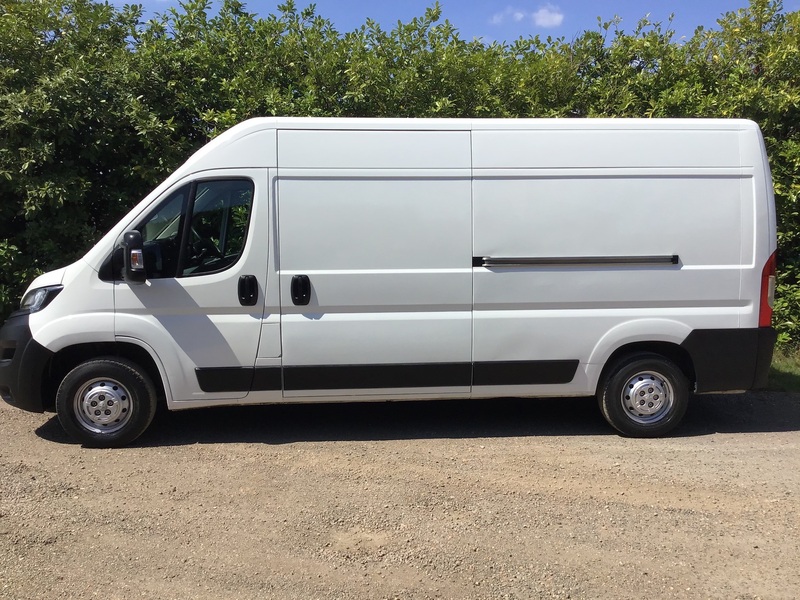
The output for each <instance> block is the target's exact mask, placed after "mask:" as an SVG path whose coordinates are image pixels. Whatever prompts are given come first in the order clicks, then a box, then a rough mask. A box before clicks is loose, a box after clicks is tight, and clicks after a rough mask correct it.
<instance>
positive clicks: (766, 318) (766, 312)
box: [758, 252, 777, 327]
mask: <svg viewBox="0 0 800 600" xmlns="http://www.w3.org/2000/svg"><path fill="white" fill-rule="evenodd" d="M776 254H777V253H776V252H773V253H772V256H770V257H769V259H768V260H767V262H766V264H765V265H764V270H763V271H761V305H760V306H759V309H758V326H759V327H769V326H770V325H772V307H773V305H774V304H775V272H776V263H777V257H776Z"/></svg>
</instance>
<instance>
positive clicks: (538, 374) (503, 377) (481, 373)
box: [472, 360, 578, 385]
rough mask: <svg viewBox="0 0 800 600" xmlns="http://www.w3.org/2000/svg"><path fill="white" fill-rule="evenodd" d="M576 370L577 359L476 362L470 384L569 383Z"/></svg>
mask: <svg viewBox="0 0 800 600" xmlns="http://www.w3.org/2000/svg"><path fill="white" fill-rule="evenodd" d="M577 370H578V361H577V360H515V361H503V362H500V361H497V362H478V363H475V367H474V369H473V372H472V385H539V384H548V383H569V382H570V381H572V380H573V378H574V377H575V373H576V371H577Z"/></svg>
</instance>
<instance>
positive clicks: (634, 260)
mask: <svg viewBox="0 0 800 600" xmlns="http://www.w3.org/2000/svg"><path fill="white" fill-rule="evenodd" d="M677 264H680V257H679V256H678V255H677V254H672V255H658V256H548V257H527V256H520V257H514V258H507V257H492V256H483V257H480V256H474V257H473V258H472V266H473V267H549V266H576V265H581V266H583V265H587V266H598V265H677Z"/></svg>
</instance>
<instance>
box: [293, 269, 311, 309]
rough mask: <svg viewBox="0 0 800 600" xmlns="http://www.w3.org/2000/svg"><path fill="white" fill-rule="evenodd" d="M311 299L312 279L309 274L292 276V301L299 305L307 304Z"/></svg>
mask: <svg viewBox="0 0 800 600" xmlns="http://www.w3.org/2000/svg"><path fill="white" fill-rule="evenodd" d="M310 301H311V280H309V278H308V275H295V276H294V277H292V302H294V303H295V305H297V306H305V305H306V304H308V303H309V302H310Z"/></svg>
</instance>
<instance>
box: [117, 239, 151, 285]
mask: <svg viewBox="0 0 800 600" xmlns="http://www.w3.org/2000/svg"><path fill="white" fill-rule="evenodd" d="M143 248H144V243H143V242H142V234H141V233H139V232H138V231H135V230H134V231H126V232H125V233H124V234H123V236H122V249H123V251H124V256H125V263H124V265H125V266H124V267H123V269H122V279H123V280H124V281H125V282H126V283H132V284H139V283H144V282H145V281H146V280H147V273H146V272H145V270H144V250H143Z"/></svg>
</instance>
